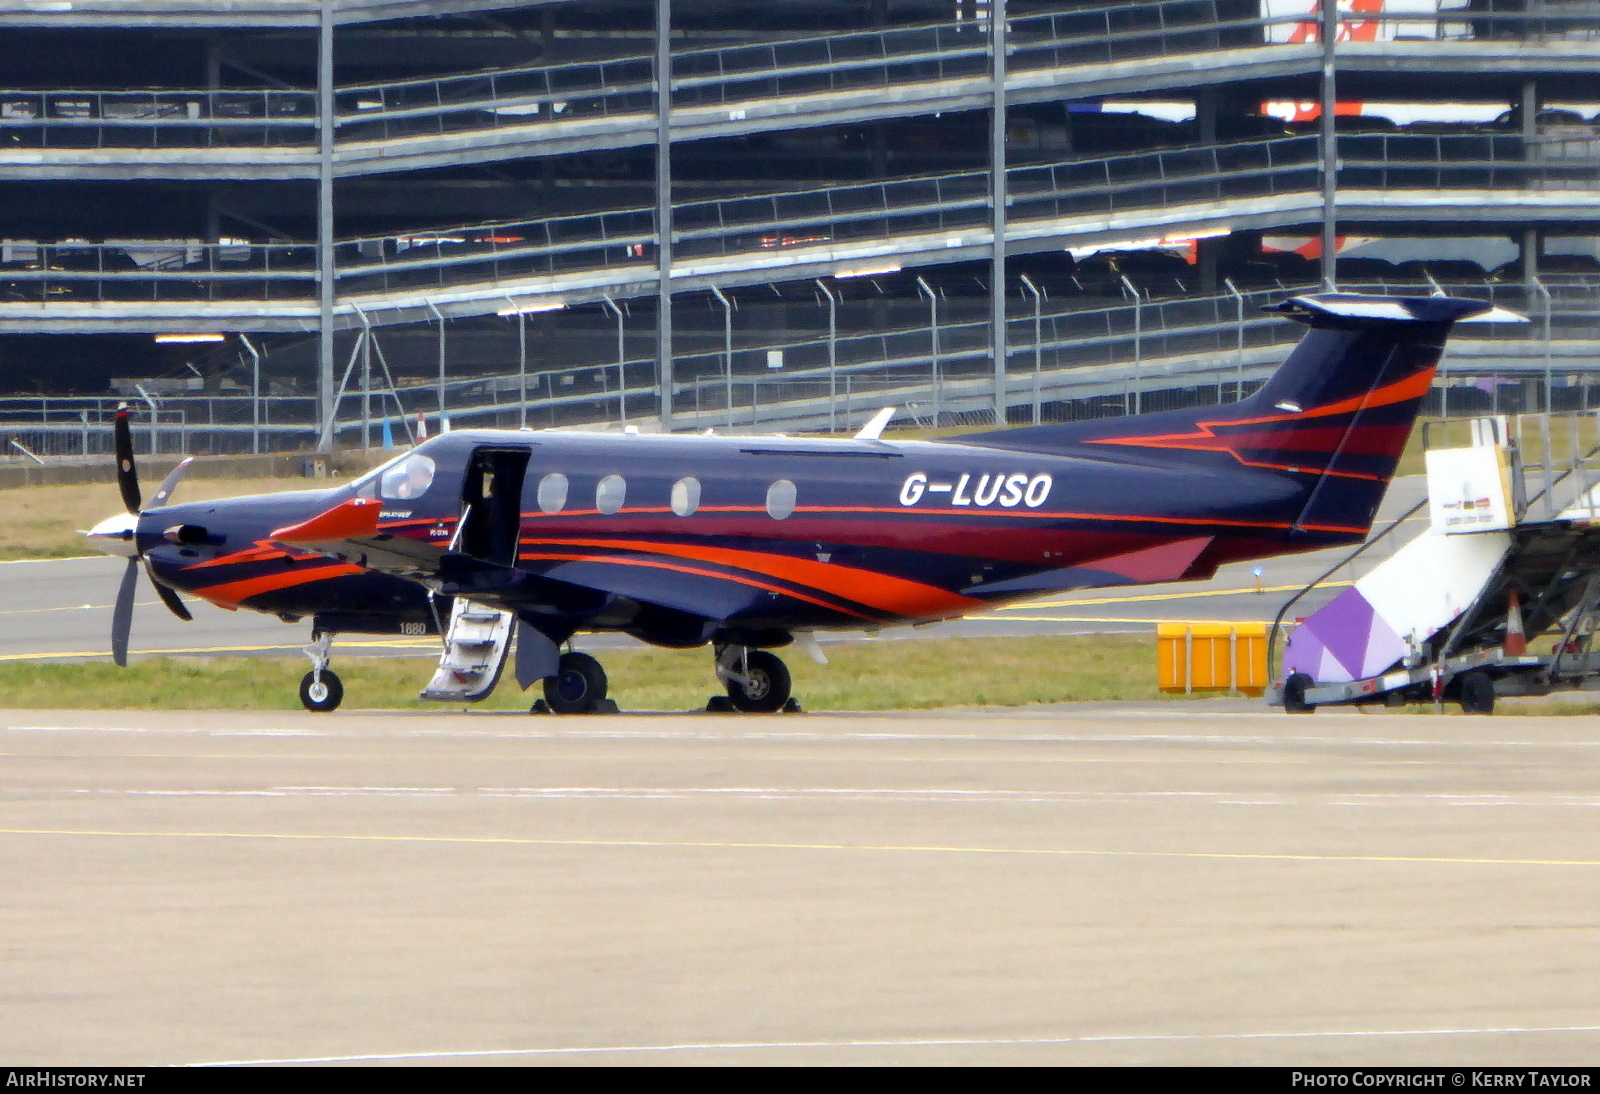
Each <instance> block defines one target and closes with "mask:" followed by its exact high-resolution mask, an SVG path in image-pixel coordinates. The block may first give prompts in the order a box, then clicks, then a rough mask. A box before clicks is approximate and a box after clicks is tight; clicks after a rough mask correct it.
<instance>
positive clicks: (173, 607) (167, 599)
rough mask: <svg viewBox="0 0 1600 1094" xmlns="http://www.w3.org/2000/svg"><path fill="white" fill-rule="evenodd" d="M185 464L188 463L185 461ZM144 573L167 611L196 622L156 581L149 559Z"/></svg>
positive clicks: (185, 620) (171, 592)
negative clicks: (148, 577) (148, 576)
mask: <svg viewBox="0 0 1600 1094" xmlns="http://www.w3.org/2000/svg"><path fill="white" fill-rule="evenodd" d="M184 462H185V463H187V462H188V461H187V460H185V461H184ZM169 477H170V476H169ZM156 496H157V497H160V496H161V495H159V494H157V495H156ZM144 572H145V573H146V574H148V575H150V584H152V585H154V586H155V587H156V595H157V596H159V597H160V598H161V603H163V604H165V605H166V606H167V610H168V611H170V612H171V613H172V614H173V615H175V616H177V617H178V618H179V619H181V620H183V621H184V622H185V623H192V622H194V616H192V615H190V614H189V609H188V608H186V607H184V606H183V601H182V600H179V599H178V594H177V593H175V592H173V591H172V590H171V589H169V588H168V587H167V586H165V585H163V584H161V582H159V581H157V580H156V572H155V571H154V570H153V569H151V568H150V560H149V559H145V560H144Z"/></svg>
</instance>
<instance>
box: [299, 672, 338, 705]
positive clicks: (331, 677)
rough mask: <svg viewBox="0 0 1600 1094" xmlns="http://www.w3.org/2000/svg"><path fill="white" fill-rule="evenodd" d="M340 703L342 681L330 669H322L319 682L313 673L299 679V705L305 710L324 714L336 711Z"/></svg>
mask: <svg viewBox="0 0 1600 1094" xmlns="http://www.w3.org/2000/svg"><path fill="white" fill-rule="evenodd" d="M342 702H344V681H343V680H340V679H339V674H338V673H336V672H334V671H333V670H332V669H323V670H322V679H321V680H318V679H317V674H316V673H315V672H308V673H306V674H305V676H304V677H302V678H301V680H300V705H301V706H303V707H305V708H306V709H307V710H312V711H316V712H317V713H319V714H326V713H327V712H328V711H330V710H338V709H339V704H340V703H342Z"/></svg>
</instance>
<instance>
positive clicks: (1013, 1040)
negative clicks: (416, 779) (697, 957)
mask: <svg viewBox="0 0 1600 1094" xmlns="http://www.w3.org/2000/svg"><path fill="white" fill-rule="evenodd" d="M1551 1033H1600V1026H1489V1027H1485V1028H1481V1029H1375V1030H1312V1031H1306V1032H1266V1033H1127V1034H1104V1035H1099V1036H1095V1035H1090V1036H1082V1037H962V1038H939V1039H934V1038H907V1039H903V1040H899V1039H896V1040H881V1041H846V1040H840V1041H707V1042H700V1043H688V1044H665V1045H588V1046H578V1047H570V1048H509V1049H476V1050H474V1049H467V1050H441V1051H438V1052H385V1053H370V1054H366V1055H360V1056H300V1057H290V1058H283V1059H259V1060H217V1061H212V1062H209V1063H196V1064H189V1065H187V1066H189V1067H263V1066H267V1065H272V1064H285V1065H287V1064H342V1063H362V1062H367V1061H374V1062H375V1061H380V1060H459V1059H470V1058H475V1057H486V1056H594V1055H601V1054H605V1053H642V1052H748V1051H772V1050H774V1049H777V1050H783V1049H830V1048H1027V1047H1030V1046H1036V1045H1108V1044H1159V1043H1162V1042H1201V1043H1204V1042H1207V1041H1292V1040H1300V1039H1307V1040H1312V1039H1331V1038H1361V1037H1487V1036H1496V1035H1512V1034H1516V1035H1526V1034H1551ZM1442 1070H1458V1069H1442Z"/></svg>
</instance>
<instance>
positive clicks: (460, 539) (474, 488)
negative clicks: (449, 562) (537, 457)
mask: <svg viewBox="0 0 1600 1094" xmlns="http://www.w3.org/2000/svg"><path fill="white" fill-rule="evenodd" d="M528 456H529V451H528V449H526V448H480V449H478V450H477V451H475V452H473V454H472V458H471V459H470V460H468V461H467V473H466V477H465V478H464V479H463V481H462V483H461V526H460V528H459V530H458V533H457V537H456V541H455V545H454V546H455V549H456V550H457V551H460V552H461V553H462V554H466V555H471V556H472V557H474V558H479V559H482V560H483V561H485V562H492V563H494V564H496V565H498V566H508V567H514V566H516V564H517V548H518V545H519V544H520V541H521V538H522V480H523V479H524V478H526V477H527V472H528ZM515 623H516V618H515V616H513V615H512V613H511V612H507V611H501V610H500V609H498V608H492V607H489V606H488V605H485V604H477V603H473V602H472V601H471V600H470V599H468V598H467V597H464V596H457V597H456V598H455V603H454V605H453V606H452V608H451V612H450V624H449V626H448V627H447V628H445V631H444V635H443V638H444V649H443V650H442V651H441V652H440V655H439V667H438V669H437V670H436V671H435V672H434V674H433V679H432V680H430V681H429V682H428V686H427V687H426V688H424V689H423V690H422V698H424V699H428V700H432V701H434V702H439V703H476V702H478V701H479V700H481V699H485V698H487V697H488V695H489V693H490V692H492V691H493V690H494V686H495V684H496V683H497V682H498V681H499V679H500V670H501V669H502V668H503V667H504V666H505V663H506V653H507V651H509V650H510V648H511V637H512V634H513V632H514V631H515Z"/></svg>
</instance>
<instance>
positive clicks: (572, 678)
mask: <svg viewBox="0 0 1600 1094" xmlns="http://www.w3.org/2000/svg"><path fill="white" fill-rule="evenodd" d="M607 686H608V685H607V682H606V670H605V669H603V668H601V667H600V662H599V661H596V660H595V659H594V658H593V657H590V656H589V655H588V654H586V653H578V652H577V651H576V650H569V651H567V652H566V653H564V654H562V655H561V660H560V661H559V662H557V664H556V674H555V675H554V676H546V677H545V678H544V698H543V699H542V700H540V702H538V703H535V704H534V707H533V712H534V713H535V714H543V713H546V712H548V713H552V714H615V713H616V712H617V704H615V703H613V702H611V701H610V700H609V699H607V698H606V688H607ZM541 705H543V707H544V710H540V709H539V707H540V706H541Z"/></svg>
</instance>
